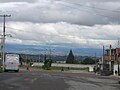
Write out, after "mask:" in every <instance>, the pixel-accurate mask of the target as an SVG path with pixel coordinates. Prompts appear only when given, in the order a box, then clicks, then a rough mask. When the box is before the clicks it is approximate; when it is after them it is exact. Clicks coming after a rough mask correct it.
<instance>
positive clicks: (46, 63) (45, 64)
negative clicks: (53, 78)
mask: <svg viewBox="0 0 120 90" xmlns="http://www.w3.org/2000/svg"><path fill="white" fill-rule="evenodd" d="M51 64H52V60H49V59H48V60H45V62H44V65H43V68H44V69H46V70H49V69H50V67H51Z"/></svg>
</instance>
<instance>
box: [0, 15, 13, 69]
mask: <svg viewBox="0 0 120 90" xmlns="http://www.w3.org/2000/svg"><path fill="white" fill-rule="evenodd" d="M0 17H3V35H2V60H3V67H4V62H5V36H6V34H5V19H6V17H11V15H6V14H4V15H0Z"/></svg>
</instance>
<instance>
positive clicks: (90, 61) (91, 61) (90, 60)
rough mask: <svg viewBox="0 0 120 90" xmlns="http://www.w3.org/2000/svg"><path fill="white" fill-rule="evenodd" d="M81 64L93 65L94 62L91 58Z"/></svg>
mask: <svg viewBox="0 0 120 90" xmlns="http://www.w3.org/2000/svg"><path fill="white" fill-rule="evenodd" d="M81 64H95V60H94V59H93V58H91V57H87V58H85V59H84V60H83V61H82V62H81Z"/></svg>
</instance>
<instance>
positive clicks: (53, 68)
mask: <svg viewBox="0 0 120 90" xmlns="http://www.w3.org/2000/svg"><path fill="white" fill-rule="evenodd" d="M21 68H26V67H25V66H21ZM30 68H35V69H43V68H42V66H32V67H30ZM62 69H63V70H64V71H68V70H82V71H88V70H89V68H88V67H85V68H78V67H58V66H52V67H50V70H48V71H55V70H62Z"/></svg>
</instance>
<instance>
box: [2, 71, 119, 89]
mask: <svg viewBox="0 0 120 90" xmlns="http://www.w3.org/2000/svg"><path fill="white" fill-rule="evenodd" d="M0 90H120V84H118V79H117V78H113V77H110V76H99V75H95V74H92V73H71V72H69V71H67V72H66V71H64V72H60V71H57V72H55V71H43V70H38V69H31V70H30V71H27V70H25V69H21V70H20V72H19V73H15V72H4V73H0Z"/></svg>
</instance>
